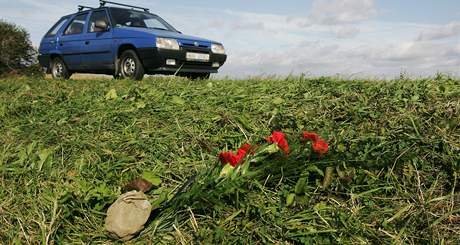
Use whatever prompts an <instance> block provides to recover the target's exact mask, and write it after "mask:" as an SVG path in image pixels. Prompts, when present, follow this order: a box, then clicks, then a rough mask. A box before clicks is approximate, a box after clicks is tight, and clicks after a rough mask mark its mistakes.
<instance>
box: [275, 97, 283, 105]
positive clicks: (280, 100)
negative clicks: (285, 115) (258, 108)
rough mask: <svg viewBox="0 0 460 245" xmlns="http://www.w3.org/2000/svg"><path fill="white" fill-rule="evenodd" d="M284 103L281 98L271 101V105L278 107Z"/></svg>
mask: <svg viewBox="0 0 460 245" xmlns="http://www.w3.org/2000/svg"><path fill="white" fill-rule="evenodd" d="M283 102H284V100H283V98H280V97H277V98H275V99H274V100H273V104H275V105H280V104H282V103H283Z"/></svg>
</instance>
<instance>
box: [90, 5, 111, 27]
mask: <svg viewBox="0 0 460 245" xmlns="http://www.w3.org/2000/svg"><path fill="white" fill-rule="evenodd" d="M100 21H103V22H105V23H107V26H108V25H109V18H108V17H107V13H106V12H105V10H101V11H95V12H93V13H92V14H91V18H90V19H89V25H88V32H103V31H106V29H101V28H98V27H96V23H97V22H100Z"/></svg>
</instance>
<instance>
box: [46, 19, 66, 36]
mask: <svg viewBox="0 0 460 245" xmlns="http://www.w3.org/2000/svg"><path fill="white" fill-rule="evenodd" d="M67 20H69V18H67V17H65V18H61V19H60V20H59V21H58V22H56V24H54V26H53V27H51V29H50V30H49V31H48V33H46V37H53V36H56V34H57V32H58V31H59V30H60V29H61V27H62V26H63V25H64V24H65V23H66V22H67Z"/></svg>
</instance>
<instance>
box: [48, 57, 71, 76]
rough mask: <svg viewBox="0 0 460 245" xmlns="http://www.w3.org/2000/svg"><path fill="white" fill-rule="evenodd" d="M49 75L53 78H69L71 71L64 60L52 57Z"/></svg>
mask: <svg viewBox="0 0 460 245" xmlns="http://www.w3.org/2000/svg"><path fill="white" fill-rule="evenodd" d="M50 70H51V76H52V77H53V79H65V80H67V79H69V78H70V77H71V76H72V73H71V72H70V71H69V69H68V68H67V65H66V64H65V63H64V61H63V60H62V59H61V58H59V57H57V58H54V59H53V60H52V62H51V69H50Z"/></svg>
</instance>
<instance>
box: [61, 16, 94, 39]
mask: <svg viewBox="0 0 460 245" xmlns="http://www.w3.org/2000/svg"><path fill="white" fill-rule="evenodd" d="M81 15H86V18H85V24H83V30H82V32H81V33H76V34H65V32H66V31H67V28H69V27H70V25H71V24H72V22H73V21H74V20H75V19H76V18H77V17H78V16H81ZM88 18H89V11H87V12H83V13H78V14H75V15H74V16H73V18H72V19H71V20H70V21H69V23H68V24H67V26H66V28H65V29H64V30H63V31H62V36H75V35H82V34H85V33H86V28H85V27H86V26H88Z"/></svg>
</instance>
